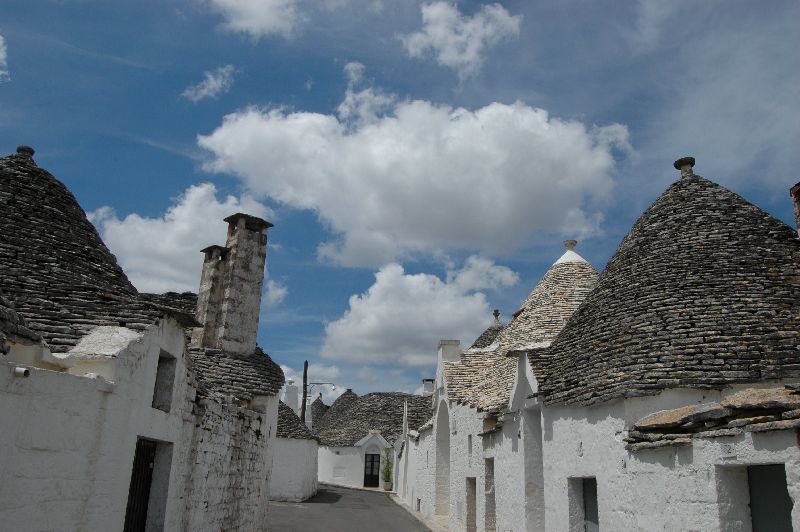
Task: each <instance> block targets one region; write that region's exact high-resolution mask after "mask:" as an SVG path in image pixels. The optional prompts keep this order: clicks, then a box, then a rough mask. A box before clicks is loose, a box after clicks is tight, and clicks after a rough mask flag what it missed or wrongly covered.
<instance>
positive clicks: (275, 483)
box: [269, 402, 319, 501]
mask: <svg viewBox="0 0 800 532" xmlns="http://www.w3.org/2000/svg"><path fill="white" fill-rule="evenodd" d="M277 435H278V438H277V439H276V440H275V452H274V453H273V454H272V480H271V482H270V491H269V498H270V499H272V500H274V501H304V500H306V499H308V498H309V497H312V496H314V495H315V494H316V493H317V452H318V451H319V437H318V436H316V435H315V434H314V433H312V432H311V431H310V430H309V429H308V427H306V426H305V424H303V422H302V421H300V418H299V417H297V414H295V413H294V411H293V410H292V409H291V407H289V405H287V404H284V403H283V402H281V403H280V405H279V407H278V432H277Z"/></svg>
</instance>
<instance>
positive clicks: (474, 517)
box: [467, 477, 478, 532]
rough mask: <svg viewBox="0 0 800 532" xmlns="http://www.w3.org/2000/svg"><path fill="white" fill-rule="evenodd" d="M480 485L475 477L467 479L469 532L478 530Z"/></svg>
mask: <svg viewBox="0 0 800 532" xmlns="http://www.w3.org/2000/svg"><path fill="white" fill-rule="evenodd" d="M477 492H478V483H477V481H476V479H475V477H467V532H476V530H478V505H477V504H476V502H477V501H476V499H477V495H478V493H477Z"/></svg>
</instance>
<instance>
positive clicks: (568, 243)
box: [564, 240, 578, 251]
mask: <svg viewBox="0 0 800 532" xmlns="http://www.w3.org/2000/svg"><path fill="white" fill-rule="evenodd" d="M577 245H578V241H577V240H564V246H565V247H566V248H567V249H568V250H569V251H572V250H573V249H575V246H577Z"/></svg>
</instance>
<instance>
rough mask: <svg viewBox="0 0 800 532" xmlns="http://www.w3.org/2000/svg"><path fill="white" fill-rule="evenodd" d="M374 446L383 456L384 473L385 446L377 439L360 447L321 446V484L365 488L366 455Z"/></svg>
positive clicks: (319, 465) (319, 458)
mask: <svg viewBox="0 0 800 532" xmlns="http://www.w3.org/2000/svg"><path fill="white" fill-rule="evenodd" d="M372 446H374V447H375V449H374V451H375V453H376V454H378V453H379V454H380V455H381V462H380V464H381V465H380V467H381V469H380V471H383V460H384V457H383V449H384V448H386V447H385V446H383V445H379V444H378V440H377V438H371V439H370V441H369V442H367V443H366V444H365V445H362V446H360V447H328V446H325V445H320V446H319V452H318V453H317V456H318V463H317V468H318V478H319V481H320V482H328V483H331V484H340V485H342V486H353V487H356V488H361V487H364V455H365V454H366V452H367V450H368V449H369V448H370V447H372Z"/></svg>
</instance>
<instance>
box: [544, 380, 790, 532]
mask: <svg viewBox="0 0 800 532" xmlns="http://www.w3.org/2000/svg"><path fill="white" fill-rule="evenodd" d="M729 393H732V391H731V390H728V391H726V392H725V394H721V393H719V392H705V393H704V392H700V391H690V390H667V391H665V392H663V393H662V394H661V395H658V396H654V397H643V398H633V399H627V400H624V401H622V400H620V401H615V402H612V403H610V404H605V405H600V406H596V407H593V408H580V407H566V406H561V407H548V408H545V409H544V411H543V416H544V449H545V460H544V468H545V483H546V486H547V488H546V491H545V504H546V522H547V530H548V531H549V530H553V531H562V530H563V531H567V530H570V528H569V497H568V482H567V479H568V478H570V477H592V476H593V477H596V478H597V493H598V507H599V519H600V529H601V530H697V531H712V532H713V531H720V532H721V531H726V530H732V529H736V530H748V529H749V526H748V525H747V524H739V525H737V524H736V523H734V522H732V521H729V520H726V516H721V514H720V507H719V505H718V502H719V495H718V493H719V490H720V488H723V489H725V486H723V484H724V483H725V481H726V479H725V471H726V468H730V467H732V466H733V467H735V466H746V465H757V464H771V463H785V464H786V472H787V481H788V485H789V495H790V496H791V497H792V499H793V500H794V501H797V500H798V497H800V449H798V445H797V440H796V435H795V432H794V431H779V432H766V433H745V434H744V435H741V436H735V437H726V438H715V439H698V440H695V441H694V443H693V445H691V446H680V447H675V448H662V449H653V450H645V451H637V452H635V453H632V454H629V453H628V452H627V451H626V450H625V448H624V442H623V441H622V437H623V434H624V433H623V431H624V430H626V429H627V428H628V427H630V426H631V425H632V424H633V423H634V422H635V421H637V420H639V419H641V418H642V417H644V416H645V415H647V414H650V413H652V412H656V411H659V410H665V409H670V408H676V407H679V406H683V405H687V404H691V403H697V402H708V401H716V400H719V399H720V398H721V397H722V396H723V395H727V394H729ZM727 470H728V471H729V469H727ZM792 517H793V526H794V529H795V530H800V511H799V510H798V505H795V507H794V511H793V514H792ZM737 527H738V528H737Z"/></svg>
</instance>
